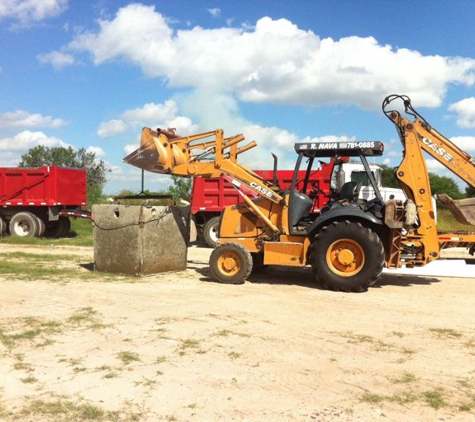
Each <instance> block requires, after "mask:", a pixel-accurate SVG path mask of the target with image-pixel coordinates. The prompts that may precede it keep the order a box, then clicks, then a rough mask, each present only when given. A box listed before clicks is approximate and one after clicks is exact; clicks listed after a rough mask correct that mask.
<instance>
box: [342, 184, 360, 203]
mask: <svg viewBox="0 0 475 422" xmlns="http://www.w3.org/2000/svg"><path fill="white" fill-rule="evenodd" d="M357 188H358V183H357V182H346V183H344V184H343V186H342V187H341V189H340V200H342V199H345V200H347V201H354V200H355V199H357V198H356V193H357V192H356V191H357V190H358V191H359V189H357Z"/></svg>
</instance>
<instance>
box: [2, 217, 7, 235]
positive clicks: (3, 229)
mask: <svg viewBox="0 0 475 422" xmlns="http://www.w3.org/2000/svg"><path fill="white" fill-rule="evenodd" d="M6 231H7V223H5V220H4V219H3V218H2V217H0V236H3V235H4V234H5V232H6Z"/></svg>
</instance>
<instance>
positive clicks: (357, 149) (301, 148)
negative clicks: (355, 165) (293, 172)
mask: <svg viewBox="0 0 475 422" xmlns="http://www.w3.org/2000/svg"><path fill="white" fill-rule="evenodd" d="M294 148H295V152H297V154H303V155H304V156H305V157H332V156H334V155H339V156H345V157H359V156H360V155H364V156H368V157H373V156H380V155H383V152H384V145H383V143H382V142H379V141H362V142H356V141H355V142H353V141H350V142H305V143H298V144H295V147H294Z"/></svg>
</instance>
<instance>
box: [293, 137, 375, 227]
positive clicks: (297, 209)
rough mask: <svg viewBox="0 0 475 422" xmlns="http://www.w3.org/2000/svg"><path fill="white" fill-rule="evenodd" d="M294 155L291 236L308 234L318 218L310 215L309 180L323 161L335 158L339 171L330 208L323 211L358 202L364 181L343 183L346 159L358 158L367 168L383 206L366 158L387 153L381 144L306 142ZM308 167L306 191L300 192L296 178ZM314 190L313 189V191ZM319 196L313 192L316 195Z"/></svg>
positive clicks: (335, 178) (297, 145)
mask: <svg viewBox="0 0 475 422" xmlns="http://www.w3.org/2000/svg"><path fill="white" fill-rule="evenodd" d="M294 148H295V152H297V154H298V158H297V163H296V166H295V171H294V177H293V180H292V186H291V189H290V191H289V193H288V194H289V195H290V198H289V223H290V227H291V234H302V233H306V228H307V227H309V226H310V224H311V223H312V222H313V220H315V218H316V216H311V215H310V211H311V209H312V205H313V199H312V193H310V194H309V195H307V194H306V193H305V192H309V189H310V187H309V177H310V175H311V174H312V171H315V170H316V169H318V166H319V165H320V164H319V163H320V161H319V159H320V158H332V162H333V164H334V165H335V166H337V167H336V171H334V172H333V176H332V185H333V186H332V187H333V190H332V197H331V198H330V201H329V203H328V205H327V206H325V207H323V208H322V209H321V212H322V213H324V212H325V211H327V210H328V209H330V207H331V206H332V204H334V203H335V202H340V203H341V202H344V201H346V203H355V202H356V201H357V199H358V193H359V189H360V188H361V185H362V183H361V181H360V182H358V181H350V182H346V183H344V172H343V170H342V166H341V164H342V163H345V162H347V161H348V158H346V157H359V158H360V160H361V163H362V164H363V166H364V169H365V175H366V177H367V180H369V183H370V184H371V186H372V187H373V189H374V193H375V196H376V198H375V201H377V202H378V201H379V203H380V204H381V206H382V205H383V198H382V195H381V193H380V191H379V189H378V184H377V182H376V179H375V176H374V173H373V172H372V171H371V168H370V165H369V164H368V161H367V159H366V157H374V156H381V155H382V154H383V151H384V145H383V144H382V142H376V141H365V142H306V143H297V144H295V147H294ZM305 165H306V166H307V168H306V176H305V179H304V181H303V188H302V189H300V190H299V189H297V182H298V180H297V175H298V173H299V170H300V169H301V167H302V170H304V167H305ZM310 190H311V189H310ZM316 194H317V193H314V195H316Z"/></svg>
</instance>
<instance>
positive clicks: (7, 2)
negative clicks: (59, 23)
mask: <svg viewBox="0 0 475 422" xmlns="http://www.w3.org/2000/svg"><path fill="white" fill-rule="evenodd" d="M68 2H69V0H2V1H1V2H0V19H6V18H10V19H15V20H18V21H19V22H20V24H21V25H22V26H26V25H28V24H30V23H31V22H32V21H33V22H38V21H41V20H44V19H48V18H53V17H55V16H58V15H60V14H61V13H63V12H64V11H65V10H66V8H67V6H68Z"/></svg>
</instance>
